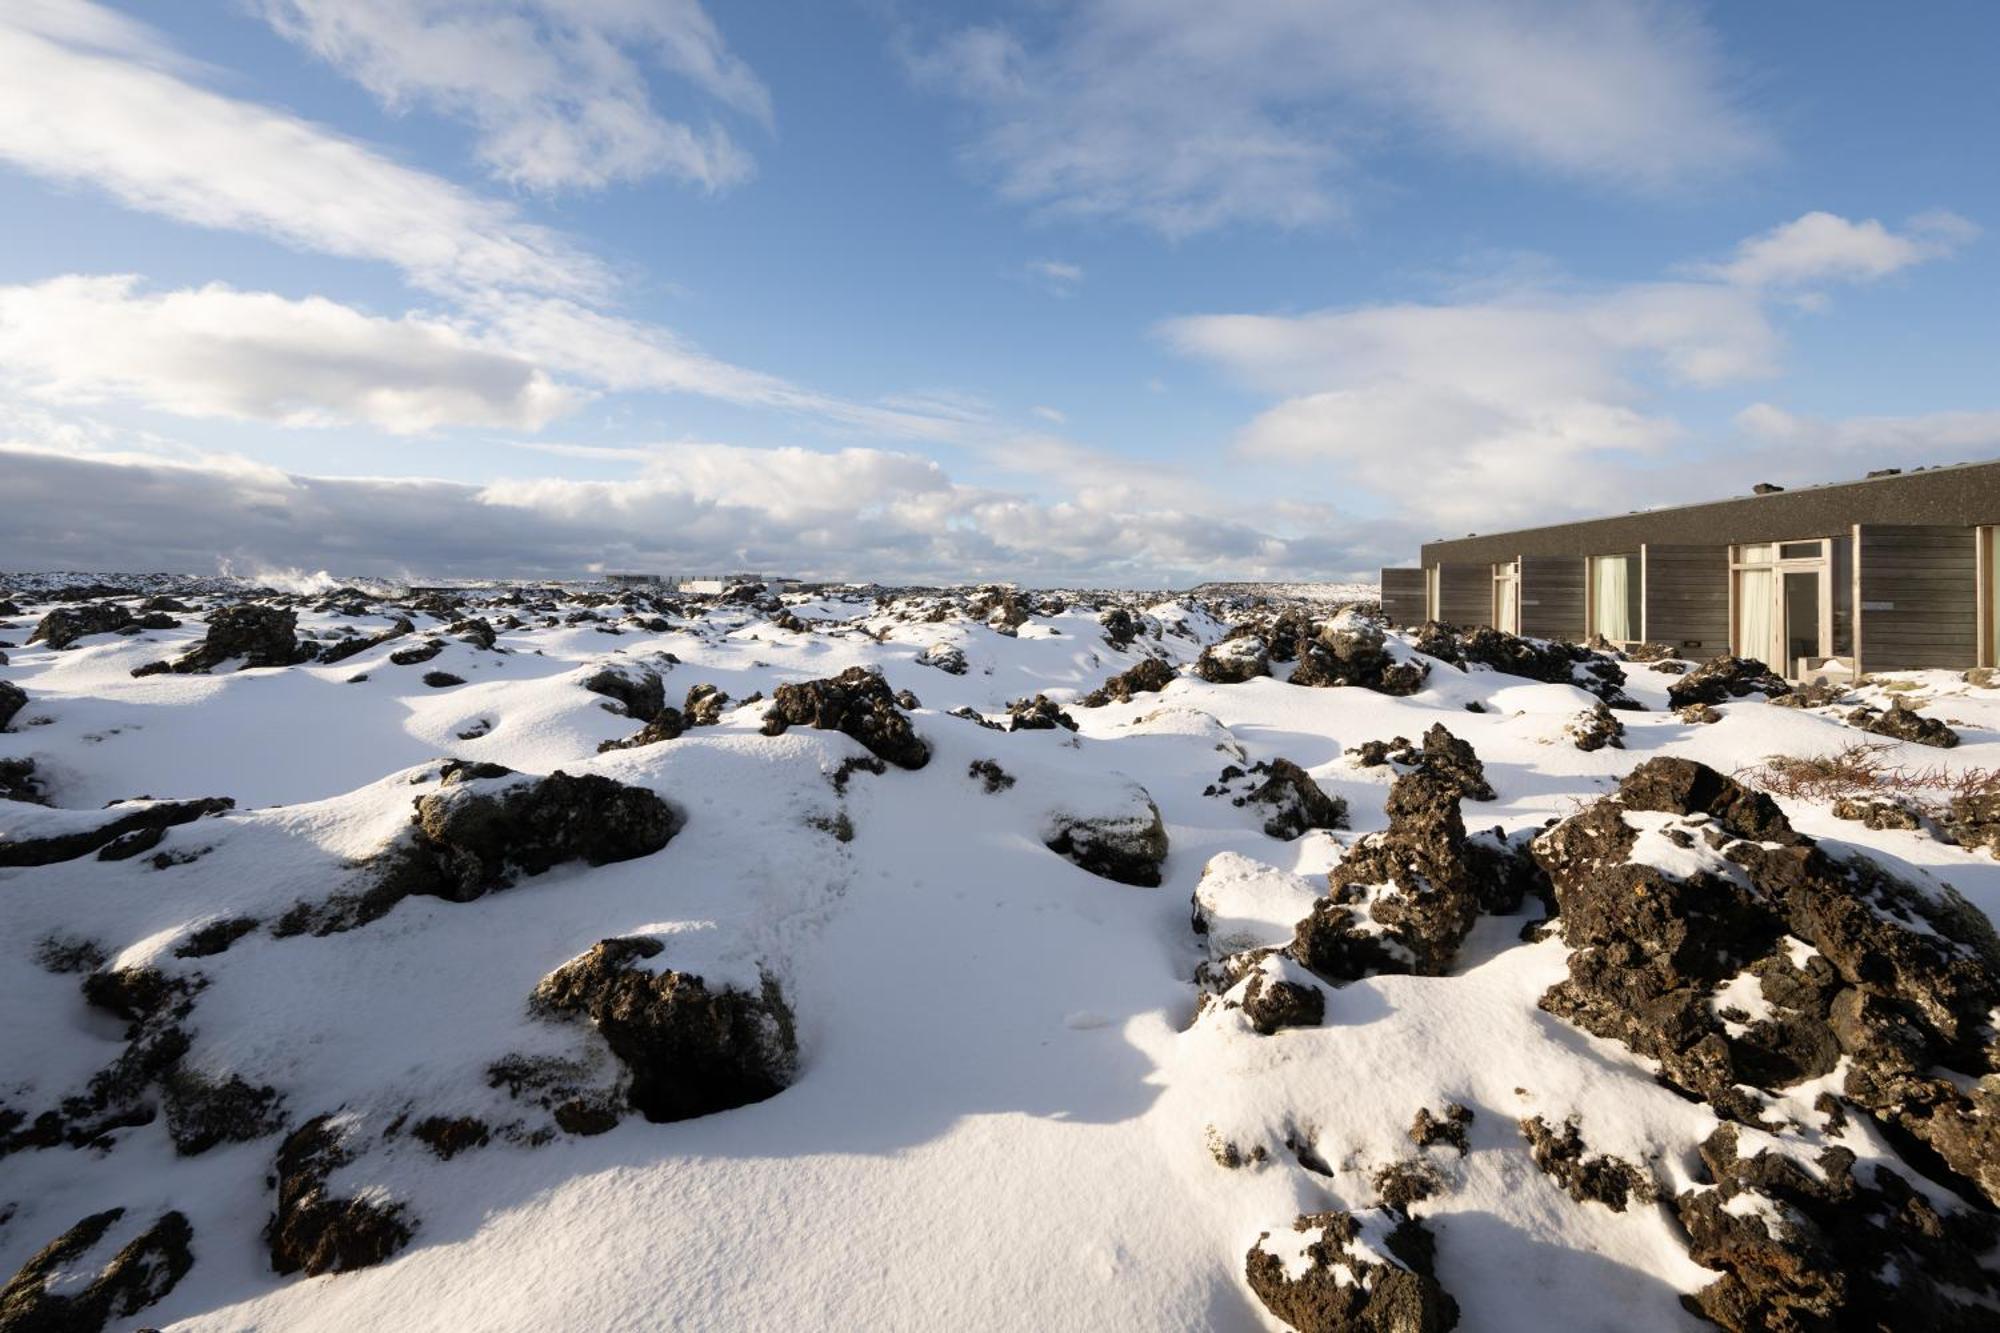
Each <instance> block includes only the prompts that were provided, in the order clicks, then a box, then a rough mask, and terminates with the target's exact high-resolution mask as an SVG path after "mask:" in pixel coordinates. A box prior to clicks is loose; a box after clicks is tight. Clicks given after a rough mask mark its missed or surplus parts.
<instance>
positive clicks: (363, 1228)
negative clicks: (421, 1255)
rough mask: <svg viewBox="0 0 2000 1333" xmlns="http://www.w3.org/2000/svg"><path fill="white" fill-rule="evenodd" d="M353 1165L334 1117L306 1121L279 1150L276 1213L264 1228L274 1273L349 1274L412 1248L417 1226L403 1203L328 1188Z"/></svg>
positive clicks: (339, 1126) (372, 1194) (344, 1139)
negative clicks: (334, 1177) (335, 1176)
mask: <svg viewBox="0 0 2000 1333" xmlns="http://www.w3.org/2000/svg"><path fill="white" fill-rule="evenodd" d="M352 1160H353V1154H352V1153H351V1152H350V1151H349V1150H348V1147H347V1144H346V1129H345V1127H344V1126H342V1125H341V1124H340V1123H339V1122H337V1121H336V1120H335V1119H334V1117H332V1116H330V1115H322V1116H317V1117H315V1118H313V1119H311V1120H308V1121H307V1122H306V1123H305V1124H303V1125H301V1126H300V1127H299V1128H298V1129H296V1130H294V1131H292V1133H291V1134H290V1135H289V1136H288V1137H287V1138H286V1139H285V1141H284V1143H283V1145H282V1146H280V1147H279V1149H278V1160H277V1166H276V1178H277V1189H278V1199H277V1208H276V1211H275V1212H273V1214H272V1215H271V1220H270V1222H269V1224H268V1225H267V1226H266V1227H265V1229H264V1239H265V1242H266V1244H267V1245H268V1246H269V1247H270V1251H271V1270H272V1271H273V1272H276V1273H298V1272H303V1273H304V1274H305V1275H306V1276H307V1277H318V1276H319V1275H320V1274H322V1273H347V1272H351V1271H353V1270H354V1269H357V1268H367V1267H369V1266H371V1265H373V1264H379V1263H381V1262H383V1261H384V1260H386V1259H388V1258H390V1257H391V1256H392V1255H394V1254H395V1253H396V1252H397V1251H398V1250H400V1249H402V1248H403V1247H404V1246H405V1245H407V1244H409V1243H410V1236H411V1234H412V1232H413V1230H414V1223H413V1221H412V1219H411V1218H410V1217H409V1215H408V1210H407V1209H406V1208H405V1207H404V1205H403V1204H401V1203H396V1202H388V1203H385V1202H383V1201H381V1200H380V1199H379V1198H377V1197H374V1192H373V1191H370V1192H369V1193H368V1194H366V1195H356V1196H353V1197H346V1198H343V1197H340V1196H338V1195H335V1194H333V1193H332V1192H331V1191H330V1190H328V1188H327V1179H328V1177H330V1176H331V1175H332V1174H333V1173H334V1172H335V1171H336V1170H338V1169H339V1168H340V1167H343V1166H346V1165H347V1164H348V1163H349V1162H351V1161H352Z"/></svg>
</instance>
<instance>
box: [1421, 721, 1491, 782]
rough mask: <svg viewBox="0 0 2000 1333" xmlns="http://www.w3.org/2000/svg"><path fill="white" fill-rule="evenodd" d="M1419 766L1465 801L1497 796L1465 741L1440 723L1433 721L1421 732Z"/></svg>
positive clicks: (1469, 745)
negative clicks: (1449, 785)
mask: <svg viewBox="0 0 2000 1333" xmlns="http://www.w3.org/2000/svg"><path fill="white" fill-rule="evenodd" d="M1421 762H1422V763H1423V766H1424V767H1425V768H1427V769H1429V770H1430V771H1431V772H1432V773H1435V774H1436V775H1437V776H1439V777H1441V778H1443V779H1445V780H1446V781H1447V782H1449V783H1450V784H1451V785H1452V786H1453V787H1455V788H1457V790H1458V794H1459V795H1460V796H1463V797H1465V798H1466V799H1467V800H1469V801H1491V800H1495V799H1497V798H1496V796H1495V794H1494V791H1493V784H1491V783H1489V782H1488V781H1487V780H1486V765H1484V764H1482V763H1481V762H1479V755H1478V754H1477V753H1475V752H1474V750H1473V748H1472V745H1471V743H1470V742H1469V741H1465V740H1462V739H1460V738H1459V737H1457V736H1455V735H1453V734H1452V733H1451V731H1450V729H1448V728H1447V727H1446V726H1445V724H1444V723H1442V722H1433V723H1432V724H1431V728H1430V730H1429V731H1426V732H1425V733H1424V749H1423V759H1422V761H1421Z"/></svg>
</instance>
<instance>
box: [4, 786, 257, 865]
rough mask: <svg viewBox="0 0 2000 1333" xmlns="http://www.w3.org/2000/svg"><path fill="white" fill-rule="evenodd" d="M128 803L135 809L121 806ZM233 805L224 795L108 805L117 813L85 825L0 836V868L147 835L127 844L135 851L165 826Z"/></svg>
mask: <svg viewBox="0 0 2000 1333" xmlns="http://www.w3.org/2000/svg"><path fill="white" fill-rule="evenodd" d="M128 805H129V806H133V807H136V808H134V809H129V810H128V809H125V807H126V806H128ZM235 808H236V802H235V801H233V800H231V799H230V798H228V797H227V796H204V797H202V798H201V799H199V800H194V801H129V802H119V803H117V804H114V805H112V806H110V807H109V810H110V811H113V812H119V813H114V814H113V815H112V817H111V818H110V819H107V820H105V821H104V822H103V823H101V824H95V825H92V826H91V827H89V828H85V829H76V830H73V831H71V832H67V833H50V834H45V835H43V836H41V837H27V838H6V839H0V867H5V866H46V865H54V864H55V863H56V862H58V861H73V860H75V859H76V858H77V857H79V856H88V855H89V854H90V853H92V852H97V853H99V854H100V855H102V853H103V852H104V851H106V850H107V849H109V848H111V847H112V845H113V844H115V843H117V842H119V840H121V839H133V840H135V841H136V840H145V839H148V838H149V837H150V840H145V841H143V845H132V846H131V854H136V853H137V852H140V851H144V850H146V849H147V848H149V847H152V846H154V845H157V843H158V842H159V835H160V834H161V833H162V832H163V831H164V830H166V829H169V828H174V827H176V826H178V825H181V824H191V823H193V822H194V821H195V820H197V819H200V818H202V817H204V816H206V815H219V814H222V813H223V812H224V811H227V810H233V809H235ZM107 859H116V858H107Z"/></svg>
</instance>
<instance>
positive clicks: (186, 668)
mask: <svg viewBox="0 0 2000 1333" xmlns="http://www.w3.org/2000/svg"><path fill="white" fill-rule="evenodd" d="M298 624H299V617H298V613H297V612H296V611H291V610H288V609H286V608H284V607H279V606H258V605H256V604H254V603H250V602H245V603H242V604H240V605H237V606H225V607H220V608H218V609H217V610H214V611H211V612H209V613H208V635H207V637H206V638H204V639H203V640H202V641H201V642H200V643H199V644H198V645H196V646H195V647H194V648H193V649H192V650H191V651H189V652H186V653H183V654H182V655H181V656H180V657H179V658H178V659H177V660H176V661H175V662H174V663H173V664H172V666H171V667H170V668H169V669H170V670H172V671H174V672H177V673H179V674H182V675H189V674H193V675H200V674H204V673H206V672H209V671H213V670H214V669H215V668H216V667H219V666H221V665H222V664H223V663H225V662H230V661H236V660H239V659H240V660H241V661H242V664H243V665H244V666H246V667H281V666H292V665H294V664H296V663H299V662H304V661H306V660H308V659H310V658H311V657H312V656H313V655H314V654H315V653H316V652H317V651H318V650H317V649H315V648H313V647H312V646H310V645H305V646H301V645H300V643H299V636H298Z"/></svg>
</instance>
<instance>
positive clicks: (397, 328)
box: [0, 275, 572, 433]
mask: <svg viewBox="0 0 2000 1333" xmlns="http://www.w3.org/2000/svg"><path fill="white" fill-rule="evenodd" d="M0 377H4V378H6V379H11V380H12V381H13V382H14V383H15V385H16V386H17V387H18V388H21V389H23V390H25V391H26V392H28V393H31V394H33V395H34V396H36V397H38V398H42V399H46V400H49V401H54V402H71V403H75V402H97V401H102V400H105V399H125V400H130V401H134V402H137V403H140V404H143V405H144V406H147V407H150V408H154V409H158V410H160V411H166V412H174V413H178V414H180V415H182V416H189V417H231V418H237V419H241V420H254V421H270V422H278V423H281V424H284V425H290V426H330V425H341V424H349V423H359V424H365V425H370V426H376V427H380V428H381V429H383V430H387V431H392V432H398V433H406V432H415V431H425V430H430V429H433V428H436V427H439V426H451V425H472V426H493V427H505V428H511V429H520V430H537V429H539V428H540V427H542V426H543V425H544V424H546V423H547V422H548V421H549V420H551V419H552V418H553V417H555V416H556V415H557V414H558V413H560V412H561V411H563V410H564V409H565V408H567V407H568V406H569V405H570V403H571V401H572V396H571V395H570V394H569V393H567V392H565V391H564V390H563V389H561V388H559V387H558V386H557V385H556V384H555V383H554V382H553V381H552V380H551V379H550V378H549V376H548V375H547V374H546V373H545V372H544V371H542V370H541V369H539V368H537V367H536V366H534V365H533V364H531V363H529V362H527V361H525V360H523V359H521V358H520V357H518V356H514V355H511V354H509V353H507V352H504V351H500V350H496V349H494V348H491V347H488V346H484V345H482V344H480V343H479V342H478V341H477V340H475V339H473V338H471V337H468V336H467V335H466V334H464V333H463V332H461V331H460V330H459V329H457V328H454V327H452V326H451V325H448V324H444V323H440V322H438V321H435V320H427V319H421V318H418V317H415V316H409V315H406V316H404V317H402V318H400V319H382V318H379V317H376V316H372V315H366V314H363V313H361V312H360V311H357V310H354V309H351V308H350V307H347V306H344V305H340V304H338V303H337V302H333V301H329V300H325V299H323V298H320V297H310V298H307V299H305V300H300V301H292V300H287V299H285V298H284V297H281V296H275V295H272V294H271V293H268V292H242V291H236V290H234V289H232V288H229V287H225V286H221V285H215V284H211V285H209V286H206V287H200V288H190V289H184V290H180V291H170V292H157V293H146V292H141V291H139V290H138V279H137V278H136V277H132V276H129V275H125V276H110V277H80V276H69V277H62V278H53V279H50V280H48V281H46V282H40V283H35V284H32V285H26V286H16V287H0Z"/></svg>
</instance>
